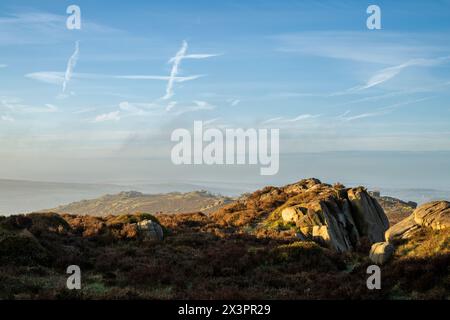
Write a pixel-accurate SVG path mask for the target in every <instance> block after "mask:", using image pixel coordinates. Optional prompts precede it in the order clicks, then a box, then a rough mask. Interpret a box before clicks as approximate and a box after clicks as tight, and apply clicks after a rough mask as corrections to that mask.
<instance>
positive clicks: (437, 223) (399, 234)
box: [385, 201, 450, 241]
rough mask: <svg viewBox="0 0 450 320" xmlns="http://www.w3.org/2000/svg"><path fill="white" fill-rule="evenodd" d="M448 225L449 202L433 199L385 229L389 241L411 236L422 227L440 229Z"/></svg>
mask: <svg viewBox="0 0 450 320" xmlns="http://www.w3.org/2000/svg"><path fill="white" fill-rule="evenodd" d="M449 227H450V202H448V201H433V202H429V203H426V204H424V205H422V206H420V207H418V208H417V209H416V210H414V212H413V214H412V215H411V216H409V217H407V218H406V219H404V220H402V221H400V222H399V223H397V224H396V225H394V226H392V227H391V228H389V229H388V230H387V231H386V234H385V237H386V239H387V240H389V241H393V240H397V239H408V238H411V237H412V236H413V235H414V234H415V233H416V232H417V231H418V230H420V229H422V228H431V229H433V230H442V229H447V228H449Z"/></svg>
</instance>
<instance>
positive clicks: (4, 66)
mask: <svg viewBox="0 0 450 320" xmlns="http://www.w3.org/2000/svg"><path fill="white" fill-rule="evenodd" d="M7 67H8V65H7V64H0V69H3V68H7Z"/></svg>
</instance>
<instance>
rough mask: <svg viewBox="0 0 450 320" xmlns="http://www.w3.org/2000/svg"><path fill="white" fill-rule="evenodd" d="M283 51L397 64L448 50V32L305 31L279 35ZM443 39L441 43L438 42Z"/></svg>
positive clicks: (280, 48)
mask: <svg viewBox="0 0 450 320" xmlns="http://www.w3.org/2000/svg"><path fill="white" fill-rule="evenodd" d="M275 39H276V40H277V41H278V42H279V43H280V47H279V50H280V51H283V52H291V53H300V54H304V55H311V56H319V57H326V58H332V59H342V60H351V61H355V62H370V63H381V64H388V65H398V64H401V63H403V61H405V60H411V59H415V58H417V57H429V56H430V55H440V54H442V53H444V52H448V49H449V45H448V41H446V40H447V36H446V35H445V34H441V35H439V34H424V33H422V34H409V37H408V38H405V34H404V33H394V32H386V31H384V32H383V33H382V34H375V33H372V34H368V33H367V32H353V31H305V32H300V33H293V34H283V35H279V36H276V37H275ZM436 43H440V44H441V45H436Z"/></svg>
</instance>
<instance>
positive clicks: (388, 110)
mask: <svg viewBox="0 0 450 320" xmlns="http://www.w3.org/2000/svg"><path fill="white" fill-rule="evenodd" d="M429 99H432V97H425V98H420V99H415V100H408V101H403V102H398V103H395V104H391V105H389V106H386V107H383V108H379V109H377V110H375V111H373V112H365V113H361V114H357V115H353V116H350V113H351V111H350V110H348V111H346V112H345V113H344V114H342V115H340V116H338V119H341V120H343V121H354V120H359V119H364V118H370V117H378V116H383V115H387V114H390V113H392V112H393V111H395V110H396V109H397V108H399V107H402V106H406V105H410V104H414V103H418V102H422V101H426V100H429Z"/></svg>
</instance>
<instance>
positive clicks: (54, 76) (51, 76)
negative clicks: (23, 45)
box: [25, 71, 203, 85]
mask: <svg viewBox="0 0 450 320" xmlns="http://www.w3.org/2000/svg"><path fill="white" fill-rule="evenodd" d="M202 76H203V75H194V76H189V77H175V78H173V81H174V82H186V81H191V80H196V79H199V78H201V77H202ZM25 77H26V78H29V79H33V80H36V81H40V82H44V83H50V84H55V85H62V84H63V83H64V81H65V73H64V72H57V71H40V72H32V73H28V74H26V75H25ZM70 78H71V79H85V80H108V79H109V80H111V79H112V80H114V79H116V80H121V79H122V80H157V81H168V80H169V79H170V77H169V76H156V75H108V74H98V73H72V74H71V76H70Z"/></svg>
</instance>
